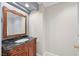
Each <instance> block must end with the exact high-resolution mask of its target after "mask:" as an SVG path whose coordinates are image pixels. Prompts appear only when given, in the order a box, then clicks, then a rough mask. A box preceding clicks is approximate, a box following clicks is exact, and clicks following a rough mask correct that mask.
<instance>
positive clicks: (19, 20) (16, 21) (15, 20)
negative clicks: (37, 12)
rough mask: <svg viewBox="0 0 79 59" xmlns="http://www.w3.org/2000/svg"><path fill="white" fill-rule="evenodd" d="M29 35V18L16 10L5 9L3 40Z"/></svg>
mask: <svg viewBox="0 0 79 59" xmlns="http://www.w3.org/2000/svg"><path fill="white" fill-rule="evenodd" d="M26 34H27V17H26V16H25V15H23V14H21V13H19V12H17V11H15V10H9V9H8V8H7V7H5V6H4V7H3V39H6V38H11V37H19V36H23V35H26Z"/></svg>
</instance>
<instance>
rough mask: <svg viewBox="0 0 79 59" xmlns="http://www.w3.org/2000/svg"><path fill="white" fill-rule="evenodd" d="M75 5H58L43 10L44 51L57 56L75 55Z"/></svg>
mask: <svg viewBox="0 0 79 59" xmlns="http://www.w3.org/2000/svg"><path fill="white" fill-rule="evenodd" d="M77 8H78V7H77V3H59V4H56V5H54V6H50V7H48V8H46V9H45V12H44V21H45V22H46V40H45V47H46V51H48V52H51V53H54V54H58V55H76V54H77V52H78V50H77V49H75V48H74V44H75V43H76V41H77V35H78V32H77V30H78V23H77V22H78V19H77V15H78V14H77V13H78V11H77Z"/></svg>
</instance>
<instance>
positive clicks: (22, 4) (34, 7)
mask: <svg viewBox="0 0 79 59" xmlns="http://www.w3.org/2000/svg"><path fill="white" fill-rule="evenodd" d="M7 3H8V4H10V5H12V6H14V7H16V8H18V9H20V10H22V11H24V12H26V13H28V14H30V13H31V12H32V11H37V10H38V9H39V4H38V3H37V2H7ZM25 4H28V5H29V7H26V6H25Z"/></svg>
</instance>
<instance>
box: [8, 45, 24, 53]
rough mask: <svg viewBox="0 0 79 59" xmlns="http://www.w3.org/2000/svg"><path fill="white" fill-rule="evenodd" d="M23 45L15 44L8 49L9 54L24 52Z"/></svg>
mask: <svg viewBox="0 0 79 59" xmlns="http://www.w3.org/2000/svg"><path fill="white" fill-rule="evenodd" d="M24 49H25V48H24V45H20V46H17V47H15V48H13V49H11V50H9V51H8V53H9V54H18V53H22V52H24Z"/></svg>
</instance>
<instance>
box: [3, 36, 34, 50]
mask: <svg viewBox="0 0 79 59" xmlns="http://www.w3.org/2000/svg"><path fill="white" fill-rule="evenodd" d="M22 39H29V40H27V41H24V42H20V43H16V42H15V41H17V40H22ZM31 40H33V39H31V38H28V37H21V38H12V39H7V40H4V41H2V47H3V49H4V50H10V49H12V48H14V47H16V46H19V45H21V44H24V43H27V42H29V41H31Z"/></svg>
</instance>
